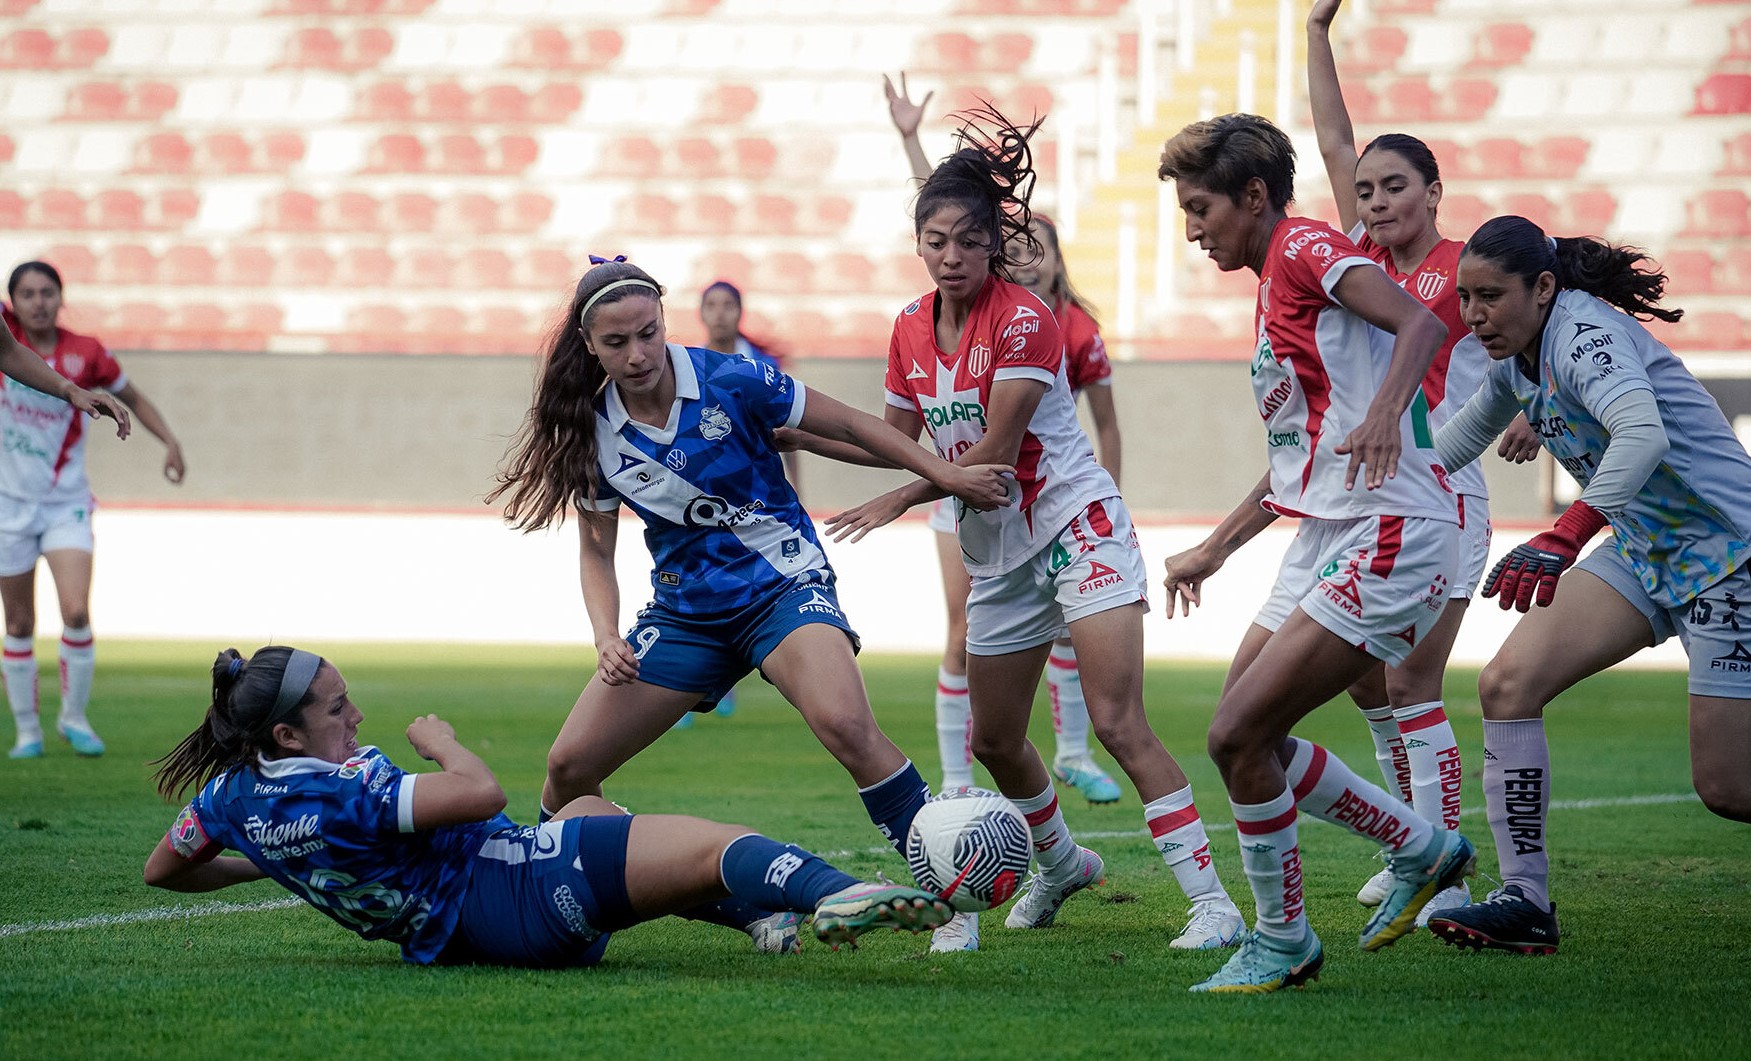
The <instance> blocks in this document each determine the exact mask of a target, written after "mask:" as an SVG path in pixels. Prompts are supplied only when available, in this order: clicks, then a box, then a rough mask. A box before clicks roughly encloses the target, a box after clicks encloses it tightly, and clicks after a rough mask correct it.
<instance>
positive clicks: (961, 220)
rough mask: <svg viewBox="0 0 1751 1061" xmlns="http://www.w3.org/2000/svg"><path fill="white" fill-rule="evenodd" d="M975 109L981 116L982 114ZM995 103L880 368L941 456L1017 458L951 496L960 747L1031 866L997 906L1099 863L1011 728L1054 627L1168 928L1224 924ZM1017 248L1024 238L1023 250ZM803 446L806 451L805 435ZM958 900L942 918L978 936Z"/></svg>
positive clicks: (1211, 930) (933, 197) (914, 488)
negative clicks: (1155, 699) (1023, 279)
mask: <svg viewBox="0 0 1751 1061" xmlns="http://www.w3.org/2000/svg"><path fill="white" fill-rule="evenodd" d="M981 121H988V122H989V123H990V124H991V126H992V129H991V130H990V131H987V130H986V129H984V128H982V127H981V125H980V122H981ZM1035 128H1037V124H1036V125H1035V126H1034V127H1031V128H1028V129H1017V128H1015V127H1014V126H1013V125H1011V124H1010V123H1009V122H1007V121H1006V120H1004V119H1003V118H1002V116H1001V115H999V114H997V113H995V112H994V111H989V110H986V111H981V112H977V113H976V114H975V115H973V116H972V117H971V118H969V119H968V121H967V122H966V124H965V125H964V126H963V127H962V130H961V147H960V149H959V150H958V151H956V152H955V153H954V154H953V155H951V156H949V157H948V158H947V159H945V160H943V162H942V164H941V165H939V166H938V167H937V168H936V170H935V171H933V172H932V174H931V176H930V179H929V180H927V181H926V182H925V183H924V187H923V188H922V189H920V191H919V194H918V200H917V204H916V206H915V209H914V220H915V225H916V234H917V237H918V254H919V256H920V257H921V258H923V259H924V263H925V267H926V268H927V269H928V270H929V272H930V276H931V279H932V280H933V281H935V285H936V286H935V289H934V290H932V291H931V292H929V293H928V294H926V295H924V296H923V297H921V298H919V299H917V300H916V301H914V302H913V303H912V304H910V305H909V306H907V307H906V308H905V309H904V310H903V311H902V312H901V313H900V315H899V317H898V318H897V319H896V320H895V323H894V335H893V340H892V343H891V344H890V346H889V354H888V373H887V382H886V388H887V409H886V419H887V421H888V423H890V424H892V425H893V426H895V427H896V428H898V429H899V430H900V431H902V432H903V433H908V434H910V435H911V436H912V437H914V438H916V437H917V436H918V434H919V432H920V431H923V430H928V431H929V432H930V435H931V439H932V441H933V442H934V443H935V445H936V449H937V452H938V453H939V454H941V455H942V457H943V458H944V459H946V460H953V461H955V462H957V463H966V462H969V461H975V460H984V459H986V457H984V456H982V455H989V454H997V453H1004V454H1008V459H1007V460H1006V461H1005V462H1004V463H1006V464H1008V465H1010V466H1011V467H1013V468H1015V477H1016V482H1015V491H1014V493H1013V495H1012V496H1014V497H1015V498H1016V503H1015V504H1014V505H1011V506H1008V507H1006V508H1005V509H1003V511H1002V513H1001V514H999V513H997V512H995V511H992V512H976V511H972V510H969V509H966V508H965V507H964V506H957V512H956V524H957V531H958V534H959V538H960V546H961V555H962V559H963V561H964V562H965V564H966V569H967V572H968V574H969V575H971V576H972V587H971V591H970V593H969V596H968V603H967V663H968V668H967V679H968V689H969V695H970V698H971V701H972V714H973V738H972V739H973V748H974V752H975V754H977V756H978V758H979V761H980V762H981V763H983V764H984V765H985V767H986V769H987V770H989V771H990V773H991V776H992V778H993V779H994V780H995V781H996V783H997V786H998V788H999V789H1000V790H1001V791H1002V792H1003V794H1004V795H1006V796H1008V797H1009V798H1010V799H1011V800H1013V801H1015V803H1016V805H1017V806H1018V807H1019V808H1020V809H1021V811H1022V812H1023V814H1025V815H1026V816H1027V818H1028V824H1029V826H1030V828H1031V831H1032V835H1033V841H1034V852H1035V856H1036V858H1037V860H1038V864H1039V868H1038V870H1037V872H1036V873H1035V874H1034V876H1033V877H1032V878H1030V880H1029V883H1028V885H1027V887H1026V888H1025V890H1024V891H1023V893H1022V894H1021V895H1020V896H1019V897H1018V898H1017V899H1016V901H1015V905H1014V906H1013V907H1012V908H1011V910H1010V913H1009V916H1008V919H1007V922H1006V923H1007V924H1008V925H1009V926H1010V927H1012V928H1043V927H1045V926H1046V925H1049V924H1051V923H1052V921H1053V920H1054V919H1055V918H1056V916H1057V912H1058V908H1059V906H1060V905H1061V904H1062V903H1063V902H1064V900H1065V899H1066V898H1068V897H1069V896H1070V895H1072V894H1074V893H1075V892H1077V891H1079V890H1081V889H1083V888H1085V887H1088V886H1089V885H1091V884H1094V883H1096V882H1097V881H1098V880H1099V879H1100V878H1101V875H1102V874H1103V872H1104V868H1103V864H1102V862H1101V858H1100V856H1099V855H1097V854H1095V853H1094V852H1092V851H1089V850H1088V849H1086V848H1082V847H1079V846H1078V845H1077V844H1076V843H1075V842H1074V840H1072V839H1071V836H1070V831H1069V829H1068V828H1067V827H1066V826H1065V824H1064V816H1063V814H1062V812H1061V811H1060V810H1059V808H1058V800H1057V796H1056V794H1055V793H1054V791H1053V787H1052V780H1051V777H1050V775H1049V774H1048V773H1047V771H1046V767H1045V764H1044V763H1043V762H1042V761H1041V759H1040V756H1039V753H1038V752H1037V751H1036V750H1035V749H1034V746H1033V745H1032V744H1031V743H1029V742H1028V739H1027V723H1028V716H1029V714H1030V713H1031V710H1032V704H1033V697H1034V689H1035V687H1036V686H1037V685H1038V684H1039V680H1040V673H1041V670H1042V669H1043V667H1044V665H1045V663H1046V658H1047V656H1048V654H1049V652H1050V649H1051V645H1052V642H1053V641H1054V640H1055V639H1056V638H1057V637H1059V636H1061V635H1062V634H1063V633H1064V632H1065V630H1066V628H1068V631H1069V634H1070V638H1071V640H1072V642H1074V644H1075V645H1076V648H1077V651H1078V653H1079V655H1080V656H1081V658H1082V660H1083V662H1084V663H1085V664H1086V666H1085V667H1084V669H1083V673H1084V676H1085V677H1084V689H1085V694H1086V698H1087V703H1088V710H1089V718H1090V721H1091V722H1092V724H1093V727H1094V731H1095V734H1096V736H1097V737H1099V738H1100V741H1101V743H1102V744H1103V745H1104V746H1105V747H1106V749H1107V751H1108V752H1109V753H1111V754H1112V756H1113V758H1115V759H1117V760H1118V762H1119V765H1120V767H1121V768H1122V769H1124V771H1125V773H1126V774H1127V776H1129V777H1130V779H1131V783H1132V784H1133V785H1135V786H1136V788H1137V792H1138V795H1139V796H1140V797H1141V798H1142V800H1143V802H1144V804H1145V806H1144V818H1145V821H1146V822H1147V824H1148V825H1149V827H1150V831H1151V834H1152V835H1153V836H1154V837H1155V842H1156V847H1157V850H1158V851H1159V852H1160V853H1161V855H1162V858H1163V860H1164V861H1165V862H1166V863H1167V864H1168V866H1169V867H1170V868H1171V869H1172V870H1173V872H1174V874H1175V877H1176V878H1177V880H1178V881H1179V884H1180V886H1181V888H1182V889H1183V890H1184V891H1185V893H1186V896H1187V898H1188V899H1190V900H1191V901H1192V915H1193V916H1192V919H1191V922H1190V923H1189V924H1188V925H1187V927H1186V929H1185V930H1184V931H1183V932H1182V933H1181V934H1180V936H1179V937H1178V938H1176V940H1175V941H1174V943H1175V945H1177V946H1179V947H1182V948H1186V947H1199V948H1202V947H1218V946H1226V945H1228V944H1229V943H1231V942H1232V941H1233V940H1234V939H1235V938H1236V937H1237V936H1238V934H1239V932H1240V930H1241V928H1242V927H1244V926H1243V922H1242V920H1241V918H1240V914H1239V911H1238V910H1237V909H1236V908H1235V907H1234V904H1233V902H1232V901H1230V900H1229V898H1228V894H1227V892H1226V891H1225V890H1224V889H1223V888H1222V883H1221V881H1220V879H1219V878H1218V877H1217V874H1216V872H1215V867H1214V865H1213V863H1212V860H1211V858H1210V854H1209V839H1208V837H1207V836H1206V835H1205V830H1204V825H1203V821H1202V819H1201V818H1200V817H1199V815H1198V812H1197V810H1196V808H1195V806H1194V805H1193V802H1192V792H1191V786H1190V784H1189V782H1188V781H1187V780H1186V776H1185V773H1184V772H1183V771H1182V770H1181V769H1180V767H1179V764H1178V763H1176V762H1175V761H1174V759H1173V757H1172V756H1171V755H1169V754H1168V752H1167V749H1166V748H1164V747H1162V744H1161V741H1160V740H1159V739H1158V738H1157V737H1156V736H1155V734H1154V732H1153V731H1152V730H1151V729H1150V728H1149V722H1148V719H1147V717H1146V716H1145V714H1144V710H1143V691H1142V677H1143V614H1144V612H1145V611H1146V610H1147V608H1148V597H1147V587H1146V582H1147V574H1146V571H1145V569H1144V565H1143V563H1142V560H1141V557H1140V555H1139V553H1138V549H1137V540H1136V534H1135V531H1134V529H1133V528H1132V526H1131V522H1130V516H1129V514H1128V512H1127V511H1126V509H1125V504H1124V500H1123V499H1122V498H1120V497H1119V494H1118V488H1117V487H1116V486H1115V485H1114V484H1113V479H1112V476H1111V475H1109V474H1108V473H1107V471H1106V470H1105V469H1104V468H1102V467H1101V466H1100V465H1099V464H1097V463H1096V462H1095V459H1094V451H1093V448H1092V447H1091V446H1090V445H1089V442H1088V437H1087V436H1086V435H1084V434H1083V432H1082V428H1081V425H1080V424H1079V423H1078V421H1077V418H1076V407H1075V400H1074V399H1073V398H1072V397H1071V394H1070V385H1069V378H1068V375H1067V374H1066V372H1065V368H1064V344H1063V339H1062V337H1061V335H1060V333H1059V330H1058V324H1057V321H1056V319H1055V318H1054V317H1053V314H1052V311H1051V309H1050V307H1048V306H1047V305H1046V304H1045V303H1044V302H1042V301H1041V300H1040V299H1039V297H1038V296H1036V295H1034V294H1033V293H1032V292H1030V291H1028V290H1026V289H1025V288H1022V287H1020V286H1019V285H1016V284H1013V283H1010V282H1009V281H1008V280H1006V279H1004V275H1005V273H1007V272H1008V270H1010V269H1012V268H1015V267H1016V266H1017V265H1018V264H1019V263H1018V262H1017V261H1016V260H1015V258H1014V257H1013V254H1012V251H1011V250H1010V248H1011V247H1012V246H1014V244H1013V243H1012V242H1011V241H1012V240H1019V241H1021V242H1022V243H1023V244H1024V245H1025V244H1028V243H1031V242H1032V241H1033V238H1034V237H1033V236H1032V235H1031V233H1030V231H1029V229H1028V220H1029V211H1028V192H1029V190H1030V189H1031V187H1032V182H1033V170H1032V167H1031V164H1030V153H1029V150H1028V136H1029V135H1030V134H1031V133H1032V132H1033V131H1034V129H1035ZM1031 256H1032V254H1031V253H1030V254H1029V257H1030V258H1031ZM817 451H820V450H817ZM937 496H940V492H939V491H935V490H934V489H933V488H931V487H929V486H928V484H925V485H924V486H922V487H921V486H918V485H914V484H908V485H907V486H904V487H901V488H900V489H898V490H895V491H891V492H889V493H888V494H884V495H882V496H881V497H878V498H876V499H874V500H872V501H870V502H867V503H865V504H863V505H860V506H858V507H857V508H854V509H852V510H850V511H849V512H845V513H841V514H840V515H838V516H835V517H833V518H832V519H830V520H828V521H827V525H828V526H829V527H831V528H833V529H834V532H835V537H838V538H845V537H850V538H852V540H856V539H857V538H860V537H862V535H863V534H864V533H867V532H868V531H869V530H870V529H872V528H874V527H878V526H881V525H883V524H885V523H888V522H890V521H892V520H893V519H895V518H896V517H898V516H899V515H900V514H901V513H903V512H905V511H906V510H907V509H908V508H910V507H912V506H913V505H916V504H921V503H924V502H926V501H930V500H933V499H934V498H935V497H937ZM976 924H977V923H976V921H973V920H972V918H971V916H970V915H968V916H967V917H963V918H958V919H957V920H956V922H954V923H952V924H951V926H949V928H948V931H947V932H946V933H944V932H941V931H939V935H940V936H943V937H944V938H948V939H956V940H958V941H959V944H960V946H961V947H962V948H964V949H971V948H973V947H976V946H977V936H976V932H975V931H974V927H975V926H976Z"/></svg>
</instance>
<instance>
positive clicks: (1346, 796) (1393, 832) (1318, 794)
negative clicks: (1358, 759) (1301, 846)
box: [1284, 737, 1441, 857]
mask: <svg viewBox="0 0 1751 1061" xmlns="http://www.w3.org/2000/svg"><path fill="white" fill-rule="evenodd" d="M1289 739H1290V740H1291V741H1293V742H1294V744H1295V756H1294V758H1293V759H1292V760H1291V761H1290V763H1289V768H1288V769H1287V770H1285V771H1284V773H1285V774H1286V775H1287V776H1288V781H1289V790H1290V792H1291V793H1293V795H1294V796H1295V805H1296V806H1297V807H1299V808H1301V809H1302V810H1304V811H1306V812H1307V813H1308V814H1311V815H1313V816H1314V817H1315V818H1318V819H1320V820H1321V821H1327V822H1330V823H1332V824H1333V825H1341V826H1343V827H1344V828H1345V829H1348V830H1349V831H1350V832H1352V833H1355V834H1356V835H1357V836H1360V837H1362V838H1363V839H1364V840H1372V841H1374V842H1375V843H1377V844H1379V845H1380V846H1381V847H1384V848H1386V849H1387V851H1388V852H1389V853H1392V854H1405V855H1411V856H1413V857H1421V856H1424V855H1426V854H1427V853H1428V852H1429V850H1430V841H1434V842H1435V843H1436V844H1439V843H1440V842H1441V837H1440V834H1439V833H1438V832H1436V829H1435V826H1433V825H1430V824H1429V823H1428V822H1426V821H1424V820H1423V819H1421V818H1419V817H1417V816H1416V813H1415V812H1414V811H1412V810H1411V809H1410V808H1409V807H1407V806H1405V805H1404V803H1403V802H1402V801H1400V800H1398V799H1396V798H1395V797H1394V796H1393V795H1392V794H1391V793H1389V792H1387V791H1386V790H1385V789H1383V788H1381V787H1380V786H1379V785H1376V784H1374V783H1372V782H1369V781H1365V780H1363V779H1362V777H1361V776H1360V775H1358V774H1357V773H1356V772H1355V771H1354V770H1351V769H1350V768H1349V767H1348V766H1347V765H1345V763H1344V761H1343V760H1342V759H1339V758H1338V757H1337V756H1335V755H1332V754H1331V753H1329V752H1327V751H1326V750H1325V749H1324V748H1321V747H1320V746H1319V745H1317V744H1314V743H1312V742H1310V741H1304V740H1302V739H1301V738H1299V737H1290V738H1289ZM1437 850H1438V848H1437Z"/></svg>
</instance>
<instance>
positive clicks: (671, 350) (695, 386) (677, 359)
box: [602, 343, 699, 441]
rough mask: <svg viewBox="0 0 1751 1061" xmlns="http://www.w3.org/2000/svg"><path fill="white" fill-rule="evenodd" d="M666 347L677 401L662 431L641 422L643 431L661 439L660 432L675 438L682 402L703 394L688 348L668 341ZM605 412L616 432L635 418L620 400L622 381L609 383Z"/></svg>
mask: <svg viewBox="0 0 1751 1061" xmlns="http://www.w3.org/2000/svg"><path fill="white" fill-rule="evenodd" d="M665 349H666V350H667V351H668V354H669V367H670V368H671V369H673V370H674V372H675V403H674V404H673V405H671V406H670V407H669V423H668V425H667V426H666V427H664V428H663V429H662V430H661V431H660V432H659V431H658V430H657V429H656V428H654V427H652V426H651V425H649V424H639V425H638V427H639V430H641V431H643V432H644V433H645V434H647V435H650V436H651V437H652V438H657V436H658V435H659V434H661V435H665V436H667V439H658V441H666V440H673V439H674V437H675V428H676V427H677V426H678V423H677V422H678V421H679V419H680V416H681V403H682V402H683V401H686V400H690V399H697V398H698V397H699V374H698V373H697V372H695V371H693V358H691V357H689V356H688V354H687V348H686V347H684V346H682V345H681V344H680V343H667V344H665ZM602 415H603V416H604V417H606V418H607V420H608V426H609V427H611V428H613V429H614V430H616V431H619V430H620V429H621V428H623V427H625V426H626V425H627V423H628V422H630V421H631V420H632V417H631V416H629V415H628V414H627V412H626V403H625V402H623V401H621V400H620V385H619V384H618V383H614V382H612V381H610V382H609V384H608V391H607V393H606V394H605V395H604V396H603V401H602Z"/></svg>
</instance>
